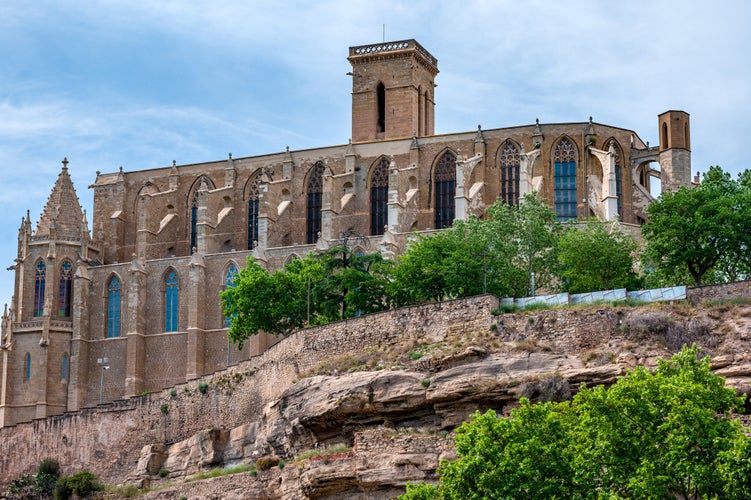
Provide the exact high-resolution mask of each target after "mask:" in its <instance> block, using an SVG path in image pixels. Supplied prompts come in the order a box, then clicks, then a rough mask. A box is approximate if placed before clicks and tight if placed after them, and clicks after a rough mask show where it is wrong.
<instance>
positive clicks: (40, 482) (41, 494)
mask: <svg viewBox="0 0 751 500" xmlns="http://www.w3.org/2000/svg"><path fill="white" fill-rule="evenodd" d="M56 484H57V475H55V474H48V473H46V472H40V473H38V474H37V475H36V476H34V493H36V495H35V496H36V497H37V498H49V497H51V496H52V495H53V494H54V492H55V485H56Z"/></svg>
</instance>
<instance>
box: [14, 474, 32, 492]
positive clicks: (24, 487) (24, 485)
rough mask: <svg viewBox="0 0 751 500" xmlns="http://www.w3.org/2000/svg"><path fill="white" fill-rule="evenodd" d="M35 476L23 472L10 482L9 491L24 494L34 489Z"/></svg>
mask: <svg viewBox="0 0 751 500" xmlns="http://www.w3.org/2000/svg"><path fill="white" fill-rule="evenodd" d="M33 488H34V478H32V477H31V476H30V475H28V474H22V475H20V476H18V477H17V478H15V479H14V480H13V481H11V482H10V485H9V486H8V493H10V494H11V495H22V494H24V493H26V492H31V491H33Z"/></svg>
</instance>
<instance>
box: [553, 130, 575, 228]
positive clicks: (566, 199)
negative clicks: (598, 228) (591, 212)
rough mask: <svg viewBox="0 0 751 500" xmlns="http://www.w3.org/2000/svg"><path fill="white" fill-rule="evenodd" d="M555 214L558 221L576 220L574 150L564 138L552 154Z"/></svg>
mask: <svg viewBox="0 0 751 500" xmlns="http://www.w3.org/2000/svg"><path fill="white" fill-rule="evenodd" d="M553 162H554V163H553V165H554V175H555V213H556V215H558V220H560V221H568V220H573V219H576V200H577V198H576V196H577V195H576V148H575V147H574V145H573V144H572V143H571V141H570V140H569V139H568V138H566V137H564V138H563V139H561V141H560V142H559V143H558V144H557V145H556V147H555V151H554V153H553Z"/></svg>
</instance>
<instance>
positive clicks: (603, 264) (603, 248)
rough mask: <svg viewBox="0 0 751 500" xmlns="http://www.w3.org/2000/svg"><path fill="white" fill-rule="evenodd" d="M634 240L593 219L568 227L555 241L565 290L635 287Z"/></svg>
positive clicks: (614, 225) (582, 290)
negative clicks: (556, 241)
mask: <svg viewBox="0 0 751 500" xmlns="http://www.w3.org/2000/svg"><path fill="white" fill-rule="evenodd" d="M635 251H636V241H635V240H634V238H633V237H632V236H631V235H630V234H627V233H624V232H622V231H621V230H620V228H619V226H618V225H616V224H605V223H602V222H599V221H596V220H591V221H587V222H586V224H584V225H574V226H570V227H569V229H568V230H566V231H565V232H564V233H563V234H562V235H561V238H560V240H559V241H558V261H559V263H560V266H561V269H560V272H561V278H562V279H563V283H564V287H563V288H564V289H565V290H566V291H568V292H571V293H582V292H593V291H597V290H613V289H616V288H630V289H632V290H633V289H635V288H638V280H637V276H636V273H635V272H634V269H633V266H634V259H633V257H632V254H633V253H634V252H635Z"/></svg>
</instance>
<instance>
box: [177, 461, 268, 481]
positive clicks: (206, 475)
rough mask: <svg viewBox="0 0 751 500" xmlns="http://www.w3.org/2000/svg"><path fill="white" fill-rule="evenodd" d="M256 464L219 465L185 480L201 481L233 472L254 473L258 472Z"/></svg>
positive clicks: (229, 474)
mask: <svg viewBox="0 0 751 500" xmlns="http://www.w3.org/2000/svg"><path fill="white" fill-rule="evenodd" d="M256 470H257V469H256V466H255V465H250V464H240V465H235V466H232V467H217V468H215V469H211V470H209V471H206V472H199V473H198V474H194V475H192V476H190V477H188V478H187V479H186V480H185V482H186V483H189V482H191V481H201V480H203V479H211V478H212V477H220V476H231V475H233V474H240V473H241V472H250V473H251V474H253V473H254V472H256Z"/></svg>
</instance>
